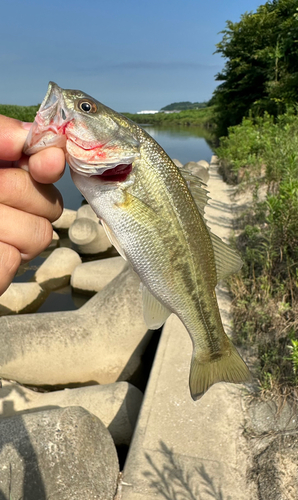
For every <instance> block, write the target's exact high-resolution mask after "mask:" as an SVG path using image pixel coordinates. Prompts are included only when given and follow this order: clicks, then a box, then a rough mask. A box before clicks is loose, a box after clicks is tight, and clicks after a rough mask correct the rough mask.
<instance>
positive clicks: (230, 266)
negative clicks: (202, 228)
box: [180, 169, 243, 281]
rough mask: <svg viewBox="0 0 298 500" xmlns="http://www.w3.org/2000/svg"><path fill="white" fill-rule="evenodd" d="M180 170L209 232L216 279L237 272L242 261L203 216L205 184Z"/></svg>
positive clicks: (185, 171)
mask: <svg viewBox="0 0 298 500" xmlns="http://www.w3.org/2000/svg"><path fill="white" fill-rule="evenodd" d="M180 172H181V173H182V175H183V177H184V179H185V180H186V183H187V185H188V188H189V190H190V192H191V194H192V196H193V198H194V200H195V203H196V205H197V207H198V210H199V212H200V214H201V216H202V217H203V220H204V222H205V224H206V227H207V229H208V231H209V233H210V237H211V242H212V246H213V251H214V258H215V265H216V276H217V281H220V280H222V279H224V278H226V277H227V276H229V275H230V274H233V273H237V272H238V271H239V270H240V269H241V267H242V264H243V262H242V260H241V259H240V257H239V255H238V254H237V253H236V252H235V251H234V250H233V249H232V248H231V247H229V245H227V244H226V243H224V242H223V241H222V240H221V239H220V238H219V237H218V236H216V235H215V234H214V233H212V231H211V229H210V227H209V226H208V221H207V220H206V218H205V206H206V205H207V203H208V200H209V199H210V196H208V191H207V189H206V187H207V186H206V184H204V182H203V181H202V180H201V179H200V177H198V176H197V175H193V174H191V173H190V172H188V171H187V170H184V169H180Z"/></svg>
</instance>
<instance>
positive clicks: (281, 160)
mask: <svg viewBox="0 0 298 500" xmlns="http://www.w3.org/2000/svg"><path fill="white" fill-rule="evenodd" d="M217 153H218V155H219V157H220V158H221V162H222V165H223V168H224V172H225V174H226V176H227V177H228V178H229V179H230V180H231V181H232V182H234V183H237V184H238V188H239V190H250V191H251V192H252V193H253V202H252V204H251V206H250V208H249V209H248V210H247V211H246V213H244V214H243V215H242V217H241V220H240V221H239V234H238V236H237V238H236V245H237V247H238V250H239V251H240V252H241V255H242V258H243V260H244V266H243V270H242V274H241V276H239V275H238V276H237V277H236V278H231V280H230V286H231V290H232V292H233V295H234V301H233V318H234V326H235V332H236V337H237V339H238V341H239V342H241V343H242V344H244V345H246V346H249V347H250V348H253V350H254V351H255V353H256V354H257V356H258V361H259V379H260V384H261V387H262V388H263V389H267V390H273V389H278V390H280V391H282V392H292V393H293V392H294V391H295V386H296V385H297V383H298V272H297V264H298V118H297V116H296V115H295V114H294V113H291V112H288V113H287V114H285V115H282V116H280V117H279V118H278V119H277V120H276V121H274V119H273V118H272V117H270V116H268V115H266V116H264V117H263V118H258V119H256V120H254V119H252V118H245V119H244V120H243V122H242V124H241V125H238V126H235V127H231V128H230V129H229V135H228V137H226V138H222V139H221V143H220V147H219V148H218V151H217ZM261 186H263V189H262V190H260V187H261ZM260 191H261V192H262V193H263V196H262V198H260V196H259V193H260ZM264 193H265V194H264Z"/></svg>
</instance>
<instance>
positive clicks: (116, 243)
mask: <svg viewBox="0 0 298 500" xmlns="http://www.w3.org/2000/svg"><path fill="white" fill-rule="evenodd" d="M101 224H102V227H103V228H104V230H105V233H106V235H107V237H108V239H109V241H110V243H112V245H113V246H114V247H115V248H116V250H117V252H118V253H119V254H120V255H121V257H123V259H124V260H127V258H126V255H125V252H124V250H123V248H122V247H121V245H120V243H119V241H118V240H117V238H116V236H115V234H114V233H113V231H112V230H111V229H110V228H109V226H108V225H107V224H106V222H105V221H104V220H102V219H101Z"/></svg>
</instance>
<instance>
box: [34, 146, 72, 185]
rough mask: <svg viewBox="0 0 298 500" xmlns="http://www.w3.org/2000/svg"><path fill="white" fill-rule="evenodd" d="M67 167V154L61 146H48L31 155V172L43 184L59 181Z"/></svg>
mask: <svg viewBox="0 0 298 500" xmlns="http://www.w3.org/2000/svg"><path fill="white" fill-rule="evenodd" d="M64 169H65V154H64V151H63V150H62V149H61V148H54V147H53V148H46V149H44V150H42V151H39V152H38V153H36V154H34V155H32V156H30V157H29V172H30V174H31V175H32V177H33V178H34V179H35V180H36V181H37V182H40V183H42V184H51V183H53V182H57V181H58V180H59V179H60V178H61V177H62V175H63V172H64Z"/></svg>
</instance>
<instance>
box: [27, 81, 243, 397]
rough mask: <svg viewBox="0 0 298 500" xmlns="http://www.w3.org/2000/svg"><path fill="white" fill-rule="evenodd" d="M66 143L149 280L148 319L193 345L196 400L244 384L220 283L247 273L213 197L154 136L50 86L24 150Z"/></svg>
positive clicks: (86, 190) (86, 188)
mask: <svg viewBox="0 0 298 500" xmlns="http://www.w3.org/2000/svg"><path fill="white" fill-rule="evenodd" d="M50 146H59V147H62V148H64V150H65V152H66V160H67V162H68V164H69V165H70V168H71V175H72V179H73V181H74V183H75V184H76V186H77V187H78V189H79V190H80V191H81V193H82V194H83V196H84V197H85V198H86V200H87V201H88V203H89V204H90V205H91V207H92V208H93V210H94V211H95V213H96V214H97V215H98V217H99V218H100V220H101V222H102V224H103V227H104V228H105V230H106V233H107V235H108V237H109V238H110V240H111V242H112V243H113V245H114V246H115V247H116V248H117V250H118V251H119V253H120V254H121V255H122V256H123V257H124V258H125V259H126V260H127V261H128V262H129V263H130V264H131V266H132V268H133V269H134V271H135V272H136V273H137V274H138V276H139V278H140V280H141V283H142V295H143V305H144V318H145V321H146V323H147V325H148V327H149V328H152V329H154V328H158V327H160V326H161V325H162V324H163V323H164V322H165V320H166V318H167V317H168V316H169V315H170V314H171V313H175V314H177V316H178V317H179V318H180V320H181V321H182V322H183V324H184V325H185V327H186V329H187V330H188V332H189V334H190V337H191V339H192V343H193V356H192V360H191V367H190V380H189V382H190V391H191V395H192V397H193V399H194V400H196V399H198V398H200V396H202V394H204V392H205V391H206V390H207V389H208V388H209V387H210V386H211V385H212V384H214V383H215V382H220V381H227V382H235V383H240V382H244V381H246V380H248V379H249V378H250V375H249V371H248V368H247V366H246V364H245V363H244V361H243V360H242V358H241V357H240V356H239V354H238V352H237V350H236V348H235V347H234V345H233V344H232V342H231V341H230V339H229V338H228V336H227V335H226V333H225V332H224V329H223V325H222V322H221V318H220V313H219V309H218V304H217V299H216V295H215V286H216V284H217V282H218V281H219V280H221V279H222V278H225V277H226V276H228V275H229V274H231V273H232V272H236V271H238V270H239V269H240V267H241V260H240V258H239V256H238V255H237V254H236V253H235V252H234V251H233V250H232V249H231V248H229V247H228V246H227V245H226V244H225V243H223V242H222V241H221V240H220V239H219V238H218V237H216V236H215V235H213V234H212V233H211V232H210V230H209V229H208V227H207V224H206V221H205V220H204V207H205V205H206V203H207V198H208V196H207V192H206V190H205V189H204V186H203V185H202V183H201V182H200V181H199V180H198V179H196V178H195V177H193V176H191V175H190V174H186V172H185V173H183V172H181V171H180V170H179V169H178V168H177V167H176V165H175V164H174V163H173V162H172V160H171V159H170V158H169V157H168V155H167V154H166V153H165V151H164V150H163V149H162V148H161V147H160V146H159V145H158V144H157V143H156V142H155V141H154V140H153V139H152V137H151V136H149V135H148V134H147V133H146V132H145V130H143V129H142V128H141V127H139V126H138V125H136V124H135V123H133V122H132V121H130V120H128V119H127V118H125V117H124V116H122V115H121V114H118V113H116V112H115V111H113V110H112V109H110V108H108V107H106V106H104V105H103V104H101V103H100V102H98V101H97V100H95V99H93V98H92V97H90V96H89V95H87V94H85V93H84V92H81V91H79V90H64V89H61V88H60V87H58V86H57V85H56V84H55V83H53V82H50V83H49V87H48V91H47V94H46V96H45V98H44V100H43V102H42V104H41V107H40V109H39V111H38V113H37V115H36V118H35V121H34V123H33V126H32V128H31V130H30V132H29V135H28V138H27V141H26V144H25V147H24V152H25V153H26V154H27V155H30V154H32V153H35V152H37V151H39V150H41V149H43V148H46V147H50Z"/></svg>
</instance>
